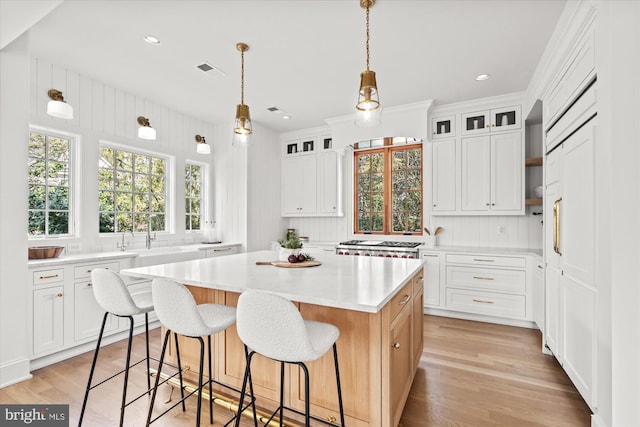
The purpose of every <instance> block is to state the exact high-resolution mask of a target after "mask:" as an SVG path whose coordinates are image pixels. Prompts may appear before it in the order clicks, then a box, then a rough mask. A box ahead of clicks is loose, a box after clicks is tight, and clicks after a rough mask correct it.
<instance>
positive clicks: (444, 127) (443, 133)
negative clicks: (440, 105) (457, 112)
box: [431, 116, 456, 139]
mask: <svg viewBox="0 0 640 427" xmlns="http://www.w3.org/2000/svg"><path fill="white" fill-rule="evenodd" d="M455 136H456V116H446V117H435V118H433V119H432V120H431V139H441V138H453V137H455Z"/></svg>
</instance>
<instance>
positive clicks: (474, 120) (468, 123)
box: [461, 105, 521, 135]
mask: <svg viewBox="0 0 640 427" xmlns="http://www.w3.org/2000/svg"><path fill="white" fill-rule="evenodd" d="M461 122H462V126H461V128H462V130H461V133H462V135H477V134H484V133H489V132H504V131H509V130H516V129H520V127H521V110H520V106H519V105H515V106H511V107H504V108H494V109H491V110H484V111H475V112H470V113H464V114H462V115H461Z"/></svg>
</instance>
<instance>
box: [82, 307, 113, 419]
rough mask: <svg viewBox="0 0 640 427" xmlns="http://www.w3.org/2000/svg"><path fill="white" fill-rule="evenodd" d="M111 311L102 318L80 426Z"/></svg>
mask: <svg viewBox="0 0 640 427" xmlns="http://www.w3.org/2000/svg"><path fill="white" fill-rule="evenodd" d="M108 315H109V313H104V316H103V318H102V326H101V327H100V334H99V335H98V343H97V344H96V351H95V353H93V362H91V371H89V381H88V382H87V390H86V391H85V392H84V400H83V401H82V409H81V410H80V419H79V420H78V427H80V426H82V418H83V417H84V410H85V409H86V407H87V399H88V398H89V390H91V381H92V380H93V372H94V370H95V369H96V361H97V360H98V352H99V351H100V342H101V341H102V334H103V333H104V326H105V325H106V323H107V316H108Z"/></svg>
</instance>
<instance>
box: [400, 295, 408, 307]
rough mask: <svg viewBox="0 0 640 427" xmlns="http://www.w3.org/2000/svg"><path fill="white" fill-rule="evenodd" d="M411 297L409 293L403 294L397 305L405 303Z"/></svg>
mask: <svg viewBox="0 0 640 427" xmlns="http://www.w3.org/2000/svg"><path fill="white" fill-rule="evenodd" d="M410 299H411V295H409V294H404V299H403V300H402V301H400V302H399V303H398V305H405V304H406V303H408V302H409V300H410Z"/></svg>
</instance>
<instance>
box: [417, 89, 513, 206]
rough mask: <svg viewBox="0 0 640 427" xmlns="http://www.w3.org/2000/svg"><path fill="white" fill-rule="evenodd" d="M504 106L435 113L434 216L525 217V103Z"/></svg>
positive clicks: (447, 109)
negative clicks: (523, 111) (523, 117)
mask: <svg viewBox="0 0 640 427" xmlns="http://www.w3.org/2000/svg"><path fill="white" fill-rule="evenodd" d="M500 100H501V101H504V104H503V105H508V107H502V106H500V104H499V103H498V100H495V99H494V100H493V102H491V103H487V104H484V105H483V104H481V103H480V102H473V103H465V104H464V105H463V104H456V105H452V106H451V107H449V106H445V107H444V108H443V111H442V112H441V113H440V114H438V111H436V112H435V114H434V115H435V117H434V118H433V119H432V141H431V149H432V151H431V154H432V155H431V173H432V179H431V205H430V211H431V214H432V215H523V214H524V213H525V200H524V194H525V191H524V190H525V173H524V127H523V126H522V119H521V106H520V105H518V104H517V103H516V102H519V100H520V99H519V98H516V97H515V96H511V97H503V98H500ZM485 106H486V107H485ZM478 107H480V108H478ZM483 107H485V108H483ZM468 111H472V112H468ZM442 113H449V114H448V115H447V114H442ZM456 124H457V126H456ZM447 126H450V127H449V128H448V127H447ZM446 135H449V138H445V136H446ZM456 135H458V137H457V138H456ZM427 206H429V205H427Z"/></svg>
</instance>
